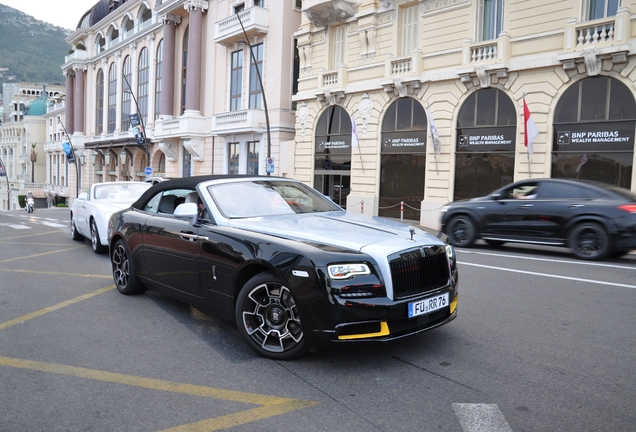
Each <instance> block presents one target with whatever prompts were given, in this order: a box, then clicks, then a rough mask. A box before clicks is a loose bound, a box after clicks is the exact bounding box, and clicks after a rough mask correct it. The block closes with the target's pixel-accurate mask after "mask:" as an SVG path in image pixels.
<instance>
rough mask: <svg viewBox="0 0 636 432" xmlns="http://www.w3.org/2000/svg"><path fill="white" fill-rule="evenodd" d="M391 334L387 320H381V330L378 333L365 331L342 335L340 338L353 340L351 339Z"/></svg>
mask: <svg viewBox="0 0 636 432" xmlns="http://www.w3.org/2000/svg"><path fill="white" fill-rule="evenodd" d="M388 334H389V325H388V324H387V323H386V321H380V331H379V332H377V333H363V334H357V335H340V336H338V339H339V340H351V339H366V338H372V337H378V336H386V335H388Z"/></svg>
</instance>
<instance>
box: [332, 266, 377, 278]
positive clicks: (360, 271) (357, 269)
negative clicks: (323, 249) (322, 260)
mask: <svg viewBox="0 0 636 432" xmlns="http://www.w3.org/2000/svg"><path fill="white" fill-rule="evenodd" d="M327 271H328V272H329V277H330V278H331V279H347V278H349V277H351V276H356V275H367V274H371V270H369V266H368V265H366V264H359V263H356V264H334V265H330V266H327Z"/></svg>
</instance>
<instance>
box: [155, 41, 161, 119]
mask: <svg viewBox="0 0 636 432" xmlns="http://www.w3.org/2000/svg"><path fill="white" fill-rule="evenodd" d="M162 64H163V39H162V40H161V41H160V42H159V46H158V47H157V64H156V66H155V119H158V118H159V116H160V115H161V74H162V70H161V68H162Z"/></svg>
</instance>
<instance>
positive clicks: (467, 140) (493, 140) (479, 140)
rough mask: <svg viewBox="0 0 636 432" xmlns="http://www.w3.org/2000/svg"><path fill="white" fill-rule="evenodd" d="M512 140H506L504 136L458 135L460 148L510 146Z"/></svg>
mask: <svg viewBox="0 0 636 432" xmlns="http://www.w3.org/2000/svg"><path fill="white" fill-rule="evenodd" d="M510 144H512V139H510V138H506V136H505V135H503V134H502V135H460V136H459V145H460V146H471V145H510Z"/></svg>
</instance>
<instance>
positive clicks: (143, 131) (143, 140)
mask: <svg viewBox="0 0 636 432" xmlns="http://www.w3.org/2000/svg"><path fill="white" fill-rule="evenodd" d="M123 77H124V81H126V85H127V86H128V90H124V91H125V92H126V93H129V94H130V96H131V97H132V99H133V101H134V102H135V107H136V108H137V118H138V119H139V124H140V126H141V130H139V131H138V132H139V134H140V136H138V135H137V133H136V132H135V138H136V139H137V144H139V145H140V146H141V144H144V147H143V150H144V154H145V155H146V163H147V164H148V166H150V153H149V152H148V140H147V139H146V126H145V125H144V116H143V115H141V110H140V109H139V104H138V103H137V98H136V97H135V94H134V93H133V91H132V88H131V87H130V83H129V82H128V78H126V75H123ZM130 123H131V124H132V123H133V119H132V116H131V122H130ZM135 127H137V125H133V131H134V130H135V129H134V128H135ZM140 141H141V142H140Z"/></svg>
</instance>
